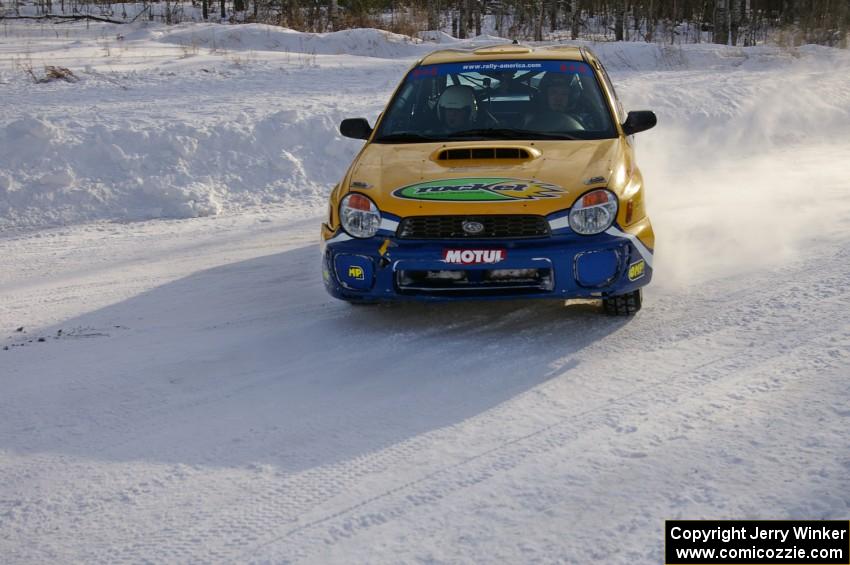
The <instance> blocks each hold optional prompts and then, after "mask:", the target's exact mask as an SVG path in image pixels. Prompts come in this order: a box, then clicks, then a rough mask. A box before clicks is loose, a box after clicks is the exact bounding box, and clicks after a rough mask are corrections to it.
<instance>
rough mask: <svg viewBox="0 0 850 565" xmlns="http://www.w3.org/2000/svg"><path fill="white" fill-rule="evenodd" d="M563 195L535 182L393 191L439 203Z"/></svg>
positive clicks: (447, 183) (475, 182)
mask: <svg viewBox="0 0 850 565" xmlns="http://www.w3.org/2000/svg"><path fill="white" fill-rule="evenodd" d="M563 194H565V191H564V189H563V188H561V187H560V186H556V185H554V184H549V183H545V182H540V181H537V180H527V179H512V178H489V177H488V178H460V179H440V180H433V181H428V182H421V183H417V184H411V185H409V186H403V187H401V188H397V189H396V190H394V191H393V196H395V197H396V198H403V199H407V200H438V201H442V202H447V201H448V202H516V201H517V200H541V199H543V198H558V197H560V196H562V195H563Z"/></svg>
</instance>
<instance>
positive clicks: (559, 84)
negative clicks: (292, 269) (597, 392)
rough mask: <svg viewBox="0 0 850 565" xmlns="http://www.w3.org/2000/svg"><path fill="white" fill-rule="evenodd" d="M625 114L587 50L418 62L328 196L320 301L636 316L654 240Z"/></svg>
mask: <svg viewBox="0 0 850 565" xmlns="http://www.w3.org/2000/svg"><path fill="white" fill-rule="evenodd" d="M655 123H656V118H655V114H654V113H652V112H649V111H639V112H629V113H628V115H627V114H626V113H625V112H624V111H623V107H622V105H621V104H620V102H619V101H618V99H617V96H616V93H615V92H614V88H613V86H612V85H611V81H610V79H609V78H608V74H607V73H606V72H605V69H604V68H603V66H602V64H601V63H600V62H599V60H598V59H597V58H596V57H595V56H594V55H593V53H591V52H590V50H588V49H586V48H583V47H581V48H579V47H566V46H549V47H537V48H532V47H527V46H524V45H517V44H511V45H503V46H496V47H486V48H480V49H475V50H459V49H449V50H443V51H437V52H434V53H432V54H430V55H428V56H426V57H425V58H424V59H422V60H420V61H418V62H417V63H416V64H415V65H414V66H413V68H411V69H410V71H409V72H408V73H407V75H406V76H405V77H404V80H403V81H402V82H401V84H400V85H399V86H398V88H397V89H396V91H395V93H394V94H393V97H392V99H391V100H390V103H389V105H388V106H387V108H386V110H385V111H384V112H383V113H382V114H381V116H380V117H379V119H378V122H377V124H376V125H375V127H374V129H373V128H372V127H370V126H369V124H368V122H367V121H366V120H365V119H363V118H355V119H347V120H344V121H343V122H342V124H341V126H340V131H341V133H342V134H343V135H345V136H347V137H352V138H355V139H365V140H366V144H365V145H364V146H363V148H362V149H361V151H360V153H359V154H358V155H357V157H356V158H355V159H354V162H353V163H352V164H351V166H350V167H349V169H348V171H347V172H346V174H345V178H344V179H343V180H342V182H341V183H340V184H339V185H337V186H336V187H335V188H334V190H333V192H332V194H331V197H330V210H329V214H328V218H327V221H326V222H325V223H324V224H323V225H322V257H323V258H322V261H323V264H322V266H323V277H324V282H325V285H326V287H327V289H328V291H329V292H330V293H331V294H332V295H333V296H335V297H337V298H340V299H343V300H347V301H349V302H352V303H364V302H377V301H383V300H405V299H414V300H446V299H473V298H474V299H482V298H511V297H523V298H561V299H563V298H599V299H602V303H603V306H604V309H605V311H606V312H607V313H609V314H614V315H630V314H634V313H635V312H637V311H638V310H639V309H640V306H641V287H643V286H645V285H646V284H647V283H648V282H649V281H650V279H651V277H652V253H653V246H654V235H653V232H652V226H651V225H650V222H649V218H648V217H647V215H646V209H645V206H644V190H643V179H642V177H641V173H640V170H639V169H638V167H637V165H636V163H635V156H634V149H633V146H632V144H633V138H632V135H633V134H635V133H637V132H640V131H643V130H646V129H649V128H651V127H653V126H654V125H655Z"/></svg>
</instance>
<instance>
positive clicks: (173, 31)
mask: <svg viewBox="0 0 850 565" xmlns="http://www.w3.org/2000/svg"><path fill="white" fill-rule="evenodd" d="M154 39H156V40H158V41H161V42H165V43H175V44H178V45H190V46H202V47H206V48H216V49H230V50H249V49H253V50H257V51H280V52H290V53H309V54H315V55H356V56H360V57H379V58H384V59H394V58H397V57H414V56H417V55H424V54H425V53H427V52H428V51H429V50H431V49H432V48H431V47H429V46H427V45H422V43H421V41H420V40H417V39H413V38H411V37H408V36H406V35H399V34H397V33H391V32H388V31H383V30H378V29H346V30H342V31H336V32H331V33H302V32H299V31H295V30H292V29H287V28H282V27H276V26H270V25H265V24H245V25H240V26H238V27H228V26H221V25H217V24H182V25H178V26H174V27H168V28H163V29H161V30H159V31H157V32H155V34H154Z"/></svg>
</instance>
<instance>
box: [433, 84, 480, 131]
mask: <svg viewBox="0 0 850 565" xmlns="http://www.w3.org/2000/svg"><path fill="white" fill-rule="evenodd" d="M437 118H438V119H439V120H440V123H441V124H442V125H443V126H445V128H446V129H447V130H448V131H450V132H453V131H462V130H465V129H471V128H474V127H475V123H476V119H477V118H478V101H477V100H476V99H475V94H474V92H473V90H472V87H471V86H464V85H459V84H454V85H452V86H449V87H448V88H446V89H445V90H444V91H443V93H442V94H441V95H440V99H439V101H438V102H437Z"/></svg>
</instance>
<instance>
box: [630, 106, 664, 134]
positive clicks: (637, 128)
mask: <svg viewBox="0 0 850 565" xmlns="http://www.w3.org/2000/svg"><path fill="white" fill-rule="evenodd" d="M657 123H658V118H656V117H655V112H650V111H649V110H640V111H637V112H629V115H628V116H627V117H626V121H625V122H624V123H623V132H624V133H625V134H626V135H633V134H636V133H640V132H642V131H646V130H648V129H651V128H654V127H655V124H657Z"/></svg>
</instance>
